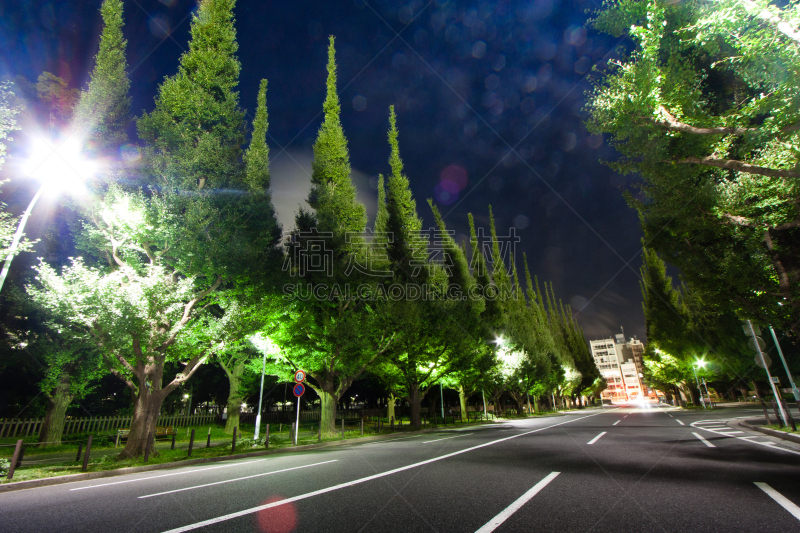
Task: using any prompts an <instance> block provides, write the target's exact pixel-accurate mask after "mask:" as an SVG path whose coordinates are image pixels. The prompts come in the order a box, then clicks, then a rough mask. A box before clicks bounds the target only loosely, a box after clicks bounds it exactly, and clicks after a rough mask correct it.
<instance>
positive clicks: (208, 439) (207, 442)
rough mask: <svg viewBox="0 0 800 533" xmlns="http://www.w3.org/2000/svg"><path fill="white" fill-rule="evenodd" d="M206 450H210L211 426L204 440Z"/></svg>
mask: <svg viewBox="0 0 800 533" xmlns="http://www.w3.org/2000/svg"><path fill="white" fill-rule="evenodd" d="M206 448H211V426H209V428H208V437H207V438H206Z"/></svg>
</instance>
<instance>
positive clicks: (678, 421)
mask: <svg viewBox="0 0 800 533" xmlns="http://www.w3.org/2000/svg"><path fill="white" fill-rule="evenodd" d="M675 422H677V423H678V424H680V425H682V426H685V425H686V424H684V423H683V422H681V421H680V420H678V419H677V418H676V419H675Z"/></svg>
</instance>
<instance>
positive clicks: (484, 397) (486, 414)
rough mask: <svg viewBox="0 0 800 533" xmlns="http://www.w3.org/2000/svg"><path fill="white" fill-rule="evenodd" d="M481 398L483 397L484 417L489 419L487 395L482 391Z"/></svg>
mask: <svg viewBox="0 0 800 533" xmlns="http://www.w3.org/2000/svg"><path fill="white" fill-rule="evenodd" d="M481 396H483V417H484V418H489V413H488V412H487V411H486V393H485V392H483V389H481Z"/></svg>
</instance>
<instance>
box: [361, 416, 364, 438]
mask: <svg viewBox="0 0 800 533" xmlns="http://www.w3.org/2000/svg"><path fill="white" fill-rule="evenodd" d="M361 436H362V437H363V436H364V418H363V417H362V418H361Z"/></svg>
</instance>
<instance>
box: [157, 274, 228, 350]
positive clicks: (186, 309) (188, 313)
mask: <svg viewBox="0 0 800 533" xmlns="http://www.w3.org/2000/svg"><path fill="white" fill-rule="evenodd" d="M220 283H222V274H220V275H219V276H217V280H216V281H215V282H214V284H213V285H212V286H211V287H209V288H207V289H206V290H204V291H201V292H200V294H198V295H197V296H195V297H194V298H193V299H192V300H191V301H189V303H187V304H186V305H185V306H184V308H183V316H182V317H181V319H180V321H178V323H177V324H176V325H175V327H174V328H173V329H174V331H173V332H172V335H170V336H169V338H168V339H167V340H165V341H164V342H163V344H161V346H159V347H158V349H159V350H166V349H167V348H168V347H169V346H170V345H172V343H174V342H175V339H176V338H177V336H178V332H180V330H181V328H182V327H183V326H185V325H186V323H187V322H189V318H191V315H192V309H194V306H195V305H197V302H199V301H200V300H202V299H203V298H205V297H206V296H208V295H209V294H211V292H213V291H214V290H215V289H216V288H217V287H219V285H220Z"/></svg>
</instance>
